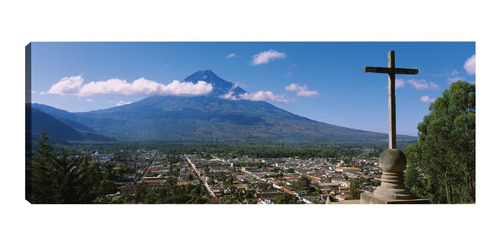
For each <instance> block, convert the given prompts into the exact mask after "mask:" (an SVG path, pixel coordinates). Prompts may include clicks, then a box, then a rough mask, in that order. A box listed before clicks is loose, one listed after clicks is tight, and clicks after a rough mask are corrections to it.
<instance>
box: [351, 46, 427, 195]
mask: <svg viewBox="0 0 500 244" xmlns="http://www.w3.org/2000/svg"><path fill="white" fill-rule="evenodd" d="M387 66H388V67H387V68H385V67H365V68H364V69H363V71H364V72H373V73H386V74H388V75H389V80H388V87H389V89H388V93H389V98H388V100H389V101H388V107H389V149H387V150H385V151H384V152H382V154H380V158H379V163H380V167H381V168H382V179H381V181H382V183H381V184H380V186H379V187H377V189H376V190H375V191H373V193H361V203H362V204H394V203H399V204H402V203H430V202H429V200H427V199H418V198H417V197H415V196H414V195H413V194H411V193H410V191H409V190H408V189H406V188H405V186H404V174H403V172H404V170H405V169H406V156H405V155H404V153H403V152H402V151H401V150H399V149H397V148H396V96H395V94H394V93H395V83H396V74H407V75H415V74H418V69H401V68H396V59H395V54H394V51H389V53H388V65H387Z"/></svg>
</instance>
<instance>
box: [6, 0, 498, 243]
mask: <svg viewBox="0 0 500 244" xmlns="http://www.w3.org/2000/svg"><path fill="white" fill-rule="evenodd" d="M400 2H401V1H314V0H312V1H311V0H309V1H290V0H289V1H270V0H264V1H261V0H253V1H213V0H212V1H201V0H197V1H182V2H180V1H179V3H175V4H166V3H163V1H151V0H143V1H124V0H122V1H102V0H101V1H94V0H86V1H53V0H52V1H51V0H46V1H2V3H0V31H1V32H0V33H1V36H2V37H1V39H0V40H1V45H0V48H1V49H0V60H1V63H0V71H1V72H0V74H1V76H0V80H1V86H2V89H1V96H0V99H1V103H0V104H1V106H2V107H1V110H0V111H1V114H2V116H1V121H2V122H1V123H2V124H1V128H2V129H3V133H1V135H2V140H0V141H1V143H2V144H1V147H0V148H1V156H0V162H1V166H2V167H1V169H2V177H0V178H1V185H0V186H1V188H0V189H2V190H1V191H0V197H1V201H0V204H1V214H0V219H1V220H0V221H1V223H2V228H0V240H1V241H0V242H2V243H94V242H95V243H104V242H108V243H146V242H161V243H181V242H182V243H195V242H197V243H207V242H208V243H272V242H275V243H340V242H347V243H358V242H365V243H435V242H438V241H445V242H446V243H477V241H480V242H481V240H488V241H493V242H494V240H498V237H496V236H495V234H496V233H495V232H496V231H497V229H498V225H497V223H498V217H500V216H499V214H498V213H499V211H498V208H497V207H496V206H497V204H498V202H497V200H499V199H498V192H497V190H496V189H497V186H496V178H497V174H498V172H499V167H498V163H499V162H498V153H497V151H498V148H497V146H496V145H498V142H497V140H498V139H499V135H498V129H497V128H498V126H497V124H498V119H497V118H498V116H497V115H496V114H497V111H498V108H497V105H498V102H497V100H496V98H497V97H498V96H497V94H496V93H497V91H498V82H499V80H498V78H497V76H498V74H497V70H498V68H497V65H498V62H497V60H498V57H499V56H500V55H499V54H500V53H499V49H498V43H500V42H499V35H498V23H499V22H500V21H499V17H498V14H497V11H498V8H497V7H496V6H495V5H493V4H481V3H478V2H479V1H476V2H474V3H473V2H472V1H427V0H423V1H411V2H410V3H409V4H402V3H400ZM485 2H486V1H485ZM488 2H491V3H493V1H488ZM32 41H476V48H477V49H476V51H477V52H476V53H477V69H476V70H477V76H476V86H477V141H476V143H477V144H476V145H477V177H476V178H477V203H476V204H472V205H426V206H422V205H417V206H416V205H413V206H379V205H377V206H368V205H321V206H320V205H314V206H311V205H307V206H297V205H296V206H284V205H277V206H228V205H220V206H214V205H206V206H205V205H203V206H188V205H76V206H75V205H31V204H29V203H28V202H27V201H26V200H24V136H25V132H24V101H25V97H24V96H25V88H24V83H25V79H24V78H25V77H24V73H25V72H24V71H25V70H24V60H25V56H24V55H25V53H24V51H25V49H24V48H25V46H26V45H27V44H28V43H29V42H32Z"/></svg>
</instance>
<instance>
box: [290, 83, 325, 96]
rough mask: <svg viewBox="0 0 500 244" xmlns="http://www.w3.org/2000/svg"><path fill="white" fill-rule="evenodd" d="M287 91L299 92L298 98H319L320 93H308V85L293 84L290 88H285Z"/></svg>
mask: <svg viewBox="0 0 500 244" xmlns="http://www.w3.org/2000/svg"><path fill="white" fill-rule="evenodd" d="M285 90H287V91H294V92H297V96H301V97H316V96H319V92H317V91H308V90H307V85H303V86H300V85H298V84H295V83H293V84H290V85H289V86H287V87H285Z"/></svg>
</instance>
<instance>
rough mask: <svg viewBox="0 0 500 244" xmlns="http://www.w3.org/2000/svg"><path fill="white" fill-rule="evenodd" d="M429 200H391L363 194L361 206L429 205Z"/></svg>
mask: <svg viewBox="0 0 500 244" xmlns="http://www.w3.org/2000/svg"><path fill="white" fill-rule="evenodd" d="M429 203H430V202H429V199H421V198H415V199H389V198H381V197H377V196H375V195H373V193H361V204H429Z"/></svg>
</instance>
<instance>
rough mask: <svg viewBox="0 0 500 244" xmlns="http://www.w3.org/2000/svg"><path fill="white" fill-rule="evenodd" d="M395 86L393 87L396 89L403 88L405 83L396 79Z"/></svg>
mask: <svg viewBox="0 0 500 244" xmlns="http://www.w3.org/2000/svg"><path fill="white" fill-rule="evenodd" d="M395 85H396V87H395V88H396V89H398V88H401V87H405V81H404V80H402V79H396V82H395Z"/></svg>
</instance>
